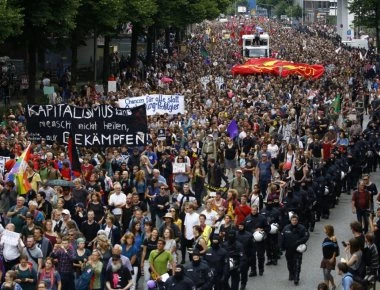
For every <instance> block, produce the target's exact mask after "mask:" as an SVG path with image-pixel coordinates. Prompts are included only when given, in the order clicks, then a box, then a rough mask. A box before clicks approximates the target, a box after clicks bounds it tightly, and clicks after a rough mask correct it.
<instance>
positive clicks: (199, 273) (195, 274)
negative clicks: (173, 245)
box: [185, 250, 214, 290]
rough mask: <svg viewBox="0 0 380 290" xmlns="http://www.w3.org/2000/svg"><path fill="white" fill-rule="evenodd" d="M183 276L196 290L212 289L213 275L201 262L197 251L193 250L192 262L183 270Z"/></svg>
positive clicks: (204, 263) (206, 265) (205, 264)
mask: <svg viewBox="0 0 380 290" xmlns="http://www.w3.org/2000/svg"><path fill="white" fill-rule="evenodd" d="M185 276H186V277H187V278H189V279H190V280H191V281H193V282H194V284H195V286H196V289H197V290H208V289H212V286H213V284H214V279H213V278H214V277H213V276H214V275H213V273H212V271H211V269H210V267H209V266H208V264H207V263H206V262H203V261H202V260H201V255H200V252H199V250H194V251H193V255H192V262H191V264H189V265H188V266H187V267H186V268H185Z"/></svg>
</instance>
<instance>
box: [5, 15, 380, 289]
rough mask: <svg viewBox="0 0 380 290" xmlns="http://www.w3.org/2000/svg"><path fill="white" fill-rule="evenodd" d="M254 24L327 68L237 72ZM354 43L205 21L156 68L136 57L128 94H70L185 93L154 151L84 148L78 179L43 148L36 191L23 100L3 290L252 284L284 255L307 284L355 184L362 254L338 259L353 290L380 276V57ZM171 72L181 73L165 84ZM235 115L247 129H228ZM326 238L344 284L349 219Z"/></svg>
mask: <svg viewBox="0 0 380 290" xmlns="http://www.w3.org/2000/svg"><path fill="white" fill-rule="evenodd" d="M252 24H255V25H260V26H261V27H262V28H264V30H266V31H267V32H268V33H269V35H270V39H271V40H270V43H271V49H272V52H273V54H274V55H276V57H278V58H281V59H285V60H290V61H295V62H304V63H308V64H315V63H319V64H323V65H324V66H325V68H326V72H325V74H324V75H323V77H322V78H320V79H318V80H311V79H304V78H301V77H298V76H289V77H286V78H281V77H276V76H272V75H252V76H244V77H243V76H239V75H237V76H232V75H231V68H232V66H233V65H234V64H237V63H242V62H244V60H243V59H242V56H241V48H240V46H239V44H238V40H239V39H238V35H239V31H240V30H241V29H242V27H244V26H246V25H252ZM226 33H228V34H229V35H230V38H228V39H226V38H225V37H224V35H225V34H226ZM202 47H205V49H206V50H207V54H208V56H204V55H201V53H200V50H201V48H202ZM339 47H340V44H339V38H338V37H336V35H335V34H334V29H333V28H331V27H327V26H309V27H300V28H291V29H284V28H283V26H282V24H281V23H278V22H275V21H268V20H266V19H256V20H248V19H245V18H241V19H240V18H237V19H234V20H230V21H229V22H228V24H222V23H219V22H206V23H202V24H200V25H197V27H196V28H195V30H194V33H192V35H191V36H189V38H188V39H187V40H186V41H185V43H184V44H182V45H181V44H175V43H172V44H171V45H170V47H167V48H164V49H161V50H157V53H156V54H155V57H154V61H153V63H151V64H149V65H144V64H143V63H141V65H140V66H139V68H138V69H130V68H129V67H128V65H127V64H128V62H125V66H126V67H122V69H121V71H120V72H119V73H118V75H117V76H116V79H117V81H118V88H119V90H118V92H116V93H110V94H108V95H106V94H105V93H97V92H96V89H95V86H93V85H90V84H89V85H88V86H84V87H83V88H82V89H81V90H79V91H76V90H75V89H73V90H69V89H67V90H65V95H62V96H60V98H57V100H64V101H66V102H68V103H69V104H73V105H78V106H92V105H97V104H104V103H106V104H112V105H115V106H116V105H117V100H118V99H120V98H125V97H132V96H140V95H143V94H147V93H153V92H155V93H163V94H176V93H179V94H183V95H184V96H185V102H186V112H185V113H184V114H178V115H174V116H171V115H167V114H165V115H155V116H149V117H148V124H149V137H150V138H149V144H147V146H146V147H144V148H137V147H136V148H128V147H127V146H123V147H121V148H80V160H81V175H80V176H77V177H74V176H73V172H72V170H71V164H70V161H69V159H68V156H67V148H66V147H65V146H62V145H61V144H57V143H53V144H46V142H45V141H42V142H41V143H39V144H32V146H33V149H32V154H31V156H30V160H29V162H28V166H27V169H26V174H27V178H28V181H29V183H30V184H31V186H32V188H33V190H31V191H29V192H28V193H27V194H26V195H23V196H20V195H19V196H18V195H17V191H16V189H15V184H14V183H13V182H12V181H7V179H6V177H7V176H6V172H9V171H10V169H11V168H12V166H13V165H14V163H15V160H16V158H17V157H18V156H20V155H21V153H22V151H23V149H24V148H25V147H26V145H27V143H28V134H27V132H26V129H25V117H24V115H23V107H22V105H21V104H19V105H18V106H17V107H16V108H12V109H9V110H8V111H7V112H6V113H5V114H4V115H3V117H2V122H1V124H0V126H1V127H0V156H5V157H10V160H9V161H7V162H6V164H5V176H4V177H3V182H2V183H1V185H0V190H1V195H0V214H1V223H2V225H3V228H2V229H1V230H2V231H3V230H7V231H10V232H16V233H20V239H19V242H18V243H17V244H11V243H9V242H8V241H7V240H6V237H8V235H4V236H3V237H2V238H1V239H0V246H1V250H2V251H1V258H2V259H1V260H0V261H1V262H0V272H1V274H2V276H3V280H4V281H5V282H4V283H3V285H2V289H21V288H22V289H35V288H36V287H37V286H38V289H52V290H53V289H54V290H56V289H58V290H61V289H62V290H66V289H70V290H72V289H77V290H82V289H138V288H140V287H143V288H144V289H147V288H157V289H173V290H174V289H205V290H206V289H212V288H214V289H216V290H223V289H233V290H237V289H245V288H246V287H247V283H248V281H249V280H248V279H249V278H252V277H255V276H257V275H260V276H262V275H264V270H265V266H269V265H273V266H275V265H277V261H278V259H280V257H281V255H283V253H284V254H285V258H286V261H287V265H288V270H289V280H290V281H293V282H294V284H295V285H298V284H299V283H300V271H301V263H302V253H303V251H304V249H302V246H304V245H305V243H306V242H307V240H308V238H309V232H312V231H313V230H314V226H315V223H316V222H318V221H319V220H320V219H321V218H322V219H328V218H329V215H330V210H331V209H332V208H334V207H335V206H336V205H337V204H338V203H339V198H340V195H341V194H342V193H346V194H352V210H353V212H355V213H356V214H357V218H358V222H353V223H351V229H352V231H353V234H354V238H353V239H351V240H350V241H348V242H347V245H346V246H347V247H346V249H345V250H346V252H347V253H348V259H347V261H346V262H345V263H339V264H338V269H339V272H340V273H341V274H342V275H343V282H344V283H343V284H342V285H348V286H345V287H348V288H343V289H350V288H349V287H351V286H352V284H354V283H359V284H360V285H359V286H358V287H363V286H364V285H366V284H368V283H369V282H368V281H371V279H372V280H373V279H375V280H376V279H378V277H380V276H378V275H377V268H378V255H377V252H378V249H380V232H378V226H380V223H379V222H376V221H377V219H375V216H374V214H373V210H374V209H375V206H374V204H375V203H376V198H377V189H376V186H375V185H374V184H373V183H372V182H371V181H370V180H369V179H370V173H371V172H374V171H376V170H377V167H378V163H379V157H378V152H379V151H380V139H379V122H380V118H379V112H380V111H379V110H378V107H379V104H380V103H379V96H380V91H379V84H380V80H379V73H380V66H379V59H378V56H377V55H376V54H374V53H373V52H372V51H370V52H368V53H366V52H364V51H359V50H357V49H348V48H340V49H339ZM363 55H364V56H365V57H363ZM139 69H140V70H139ZM142 71H144V72H145V74H143V73H141V72H142ZM142 76H143V77H142ZM164 76H165V77H170V78H171V79H172V80H173V81H172V82H170V83H165V84H163V83H161V81H160V79H161V78H162V77H164ZM205 76H206V77H208V76H211V78H210V79H211V81H209V82H208V83H207V82H202V81H201V78H202V77H205ZM217 77H219V78H222V80H223V83H224V84H223V85H222V86H221V87H219V86H217V84H216V83H215V81H214V79H215V78H217ZM364 115H370V121H369V123H368V125H367V126H366V127H365V128H363V116H364ZM232 119H234V120H236V121H237V123H238V128H239V134H238V136H237V137H235V138H230V136H229V133H228V131H227V127H228V125H229V123H230V121H231V120H232ZM173 163H185V164H186V165H185V168H186V170H185V172H184V173H173ZM59 181H61V182H59ZM371 213H372V214H371ZM376 216H379V217H380V211H377V215H376ZM362 224H363V225H364V226H363V227H362ZM325 233H326V239H325V241H324V243H323V260H322V263H321V268H323V276H324V280H325V283H324V284H321V285H320V286H321V287H327V288H320V289H329V288H328V287H331V289H335V287H336V284H335V283H334V279H333V277H332V275H331V270H333V269H335V264H336V258H337V257H338V255H339V247H338V245H337V239H336V237H335V236H334V228H333V227H332V226H325ZM363 234H366V235H365V236H364V235H363ZM365 245H366V246H365ZM365 249H367V250H365ZM368 252H369V253H370V255H369V256H370V257H376V258H374V259H372V260H370V259H368ZM365 253H366V255H367V256H366V255H365ZM265 257H266V258H265ZM369 260H370V261H369ZM187 261H190V263H188V262H187ZM376 265H377V266H376ZM166 273H169V274H170V277H169V278H168V279H167V280H166V278H167V277H166V278H164V276H165V274H166ZM371 276H374V278H373V277H371ZM164 280H165V281H166V282H164ZM139 281H144V282H143V283H139ZM251 281H254V279H252V280H251ZM141 285H142V286H141ZM308 286H309V288H310V289H311V288H313V287H315V285H308ZM318 287H319V286H318Z"/></svg>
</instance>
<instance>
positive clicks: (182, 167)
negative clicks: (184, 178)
mask: <svg viewBox="0 0 380 290" xmlns="http://www.w3.org/2000/svg"><path fill="white" fill-rule="evenodd" d="M185 172H186V163H177V162H174V163H173V173H185Z"/></svg>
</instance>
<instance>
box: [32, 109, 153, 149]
mask: <svg viewBox="0 0 380 290" xmlns="http://www.w3.org/2000/svg"><path fill="white" fill-rule="evenodd" d="M25 115H26V120H27V130H28V133H29V140H31V141H37V142H39V141H41V139H42V138H45V139H46V142H48V143H52V142H54V141H57V142H59V143H61V144H67V143H68V138H69V136H70V133H71V134H72V137H73V140H74V142H75V143H76V146H89V147H103V146H104V147H107V146H122V145H129V146H140V145H145V143H146V138H147V131H148V125H147V118H146V108H145V105H143V106H139V107H136V108H132V109H121V108H114V107H112V106H109V105H101V106H95V107H91V108H80V107H75V106H69V105H66V104H58V105H26V114H25Z"/></svg>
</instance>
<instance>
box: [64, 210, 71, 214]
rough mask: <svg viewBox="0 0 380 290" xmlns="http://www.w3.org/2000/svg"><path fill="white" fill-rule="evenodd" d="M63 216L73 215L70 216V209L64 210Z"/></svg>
mask: <svg viewBox="0 0 380 290" xmlns="http://www.w3.org/2000/svg"><path fill="white" fill-rule="evenodd" d="M62 214H66V215H71V214H70V211H69V210H68V209H64V210H63V211H62Z"/></svg>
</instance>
